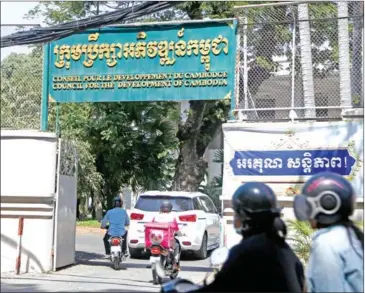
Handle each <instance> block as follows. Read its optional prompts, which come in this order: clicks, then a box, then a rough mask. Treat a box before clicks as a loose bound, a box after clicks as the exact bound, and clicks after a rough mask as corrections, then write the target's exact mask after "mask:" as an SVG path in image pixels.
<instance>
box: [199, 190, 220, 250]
mask: <svg viewBox="0 0 365 293" xmlns="http://www.w3.org/2000/svg"><path fill="white" fill-rule="evenodd" d="M200 199H201V202H202V205H203V206H204V208H206V210H207V212H206V213H207V219H209V221H208V222H209V233H210V241H209V244H208V245H213V246H217V245H219V241H220V217H219V215H218V212H217V209H216V207H215V206H214V203H213V202H212V200H211V199H210V198H209V197H208V196H202V197H201V198H200Z"/></svg>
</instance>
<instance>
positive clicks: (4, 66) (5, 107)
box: [1, 51, 42, 129]
mask: <svg viewBox="0 0 365 293" xmlns="http://www.w3.org/2000/svg"><path fill="white" fill-rule="evenodd" d="M41 56H42V55H41V54H40V52H37V51H33V52H32V53H31V54H17V53H11V54H10V55H9V56H7V57H6V58H5V59H4V60H2V62H1V128H10V129H37V128H38V127H39V126H40V105H41V93H42V57H41Z"/></svg>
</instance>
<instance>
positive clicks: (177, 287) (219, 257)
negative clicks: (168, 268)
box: [156, 247, 229, 293]
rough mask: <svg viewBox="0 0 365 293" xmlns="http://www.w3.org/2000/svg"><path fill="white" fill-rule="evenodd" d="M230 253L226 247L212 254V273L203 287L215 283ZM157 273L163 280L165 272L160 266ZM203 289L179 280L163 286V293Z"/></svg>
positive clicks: (204, 281)
mask: <svg viewBox="0 0 365 293" xmlns="http://www.w3.org/2000/svg"><path fill="white" fill-rule="evenodd" d="M228 252H229V250H228V249H227V248H226V247H222V248H217V249H216V250H214V251H213V252H212V255H211V257H210V266H211V268H212V272H209V273H207V274H206V276H205V278H204V280H203V282H202V283H203V285H207V284H209V283H211V282H212V281H213V279H214V278H211V277H214V276H215V275H216V274H217V273H218V272H219V270H220V269H221V268H222V265H223V264H224V262H225V261H226V260H227V258H228ZM156 273H157V275H158V277H159V278H161V279H163V278H164V277H165V275H164V270H163V269H162V267H161V266H160V265H157V266H156ZM199 288H201V285H198V284H194V283H193V282H191V281H189V280H186V279H181V278H177V279H175V280H173V281H170V282H167V283H165V284H163V285H162V286H161V291H160V292H162V293H173V292H174V293H175V292H190V291H195V290H198V289H199Z"/></svg>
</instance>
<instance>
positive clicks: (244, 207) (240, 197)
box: [232, 182, 281, 233]
mask: <svg viewBox="0 0 365 293" xmlns="http://www.w3.org/2000/svg"><path fill="white" fill-rule="evenodd" d="M232 207H233V210H234V211H235V213H236V214H237V216H238V217H239V219H240V221H241V225H242V227H241V229H242V233H244V232H245V231H248V230H250V229H252V228H253V227H255V228H257V229H258V230H260V229H261V228H259V227H262V228H264V227H263V226H267V225H269V224H272V222H273V221H274V219H275V218H276V217H280V211H281V209H280V208H279V207H278V204H277V201H276V196H275V194H274V192H273V190H272V189H271V188H270V187H269V186H267V185H266V184H264V183H261V182H247V183H245V184H243V185H241V186H240V187H238V188H237V190H236V191H235V193H234V194H233V198H232Z"/></svg>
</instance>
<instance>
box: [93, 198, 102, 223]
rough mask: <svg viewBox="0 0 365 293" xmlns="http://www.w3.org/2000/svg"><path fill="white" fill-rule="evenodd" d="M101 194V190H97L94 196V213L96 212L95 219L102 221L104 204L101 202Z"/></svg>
mask: <svg viewBox="0 0 365 293" xmlns="http://www.w3.org/2000/svg"><path fill="white" fill-rule="evenodd" d="M101 198H102V197H101V194H100V191H98V192H96V193H95V194H94V198H93V209H94V213H95V219H96V220H98V221H101V219H102V218H103V205H102V202H101Z"/></svg>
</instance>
